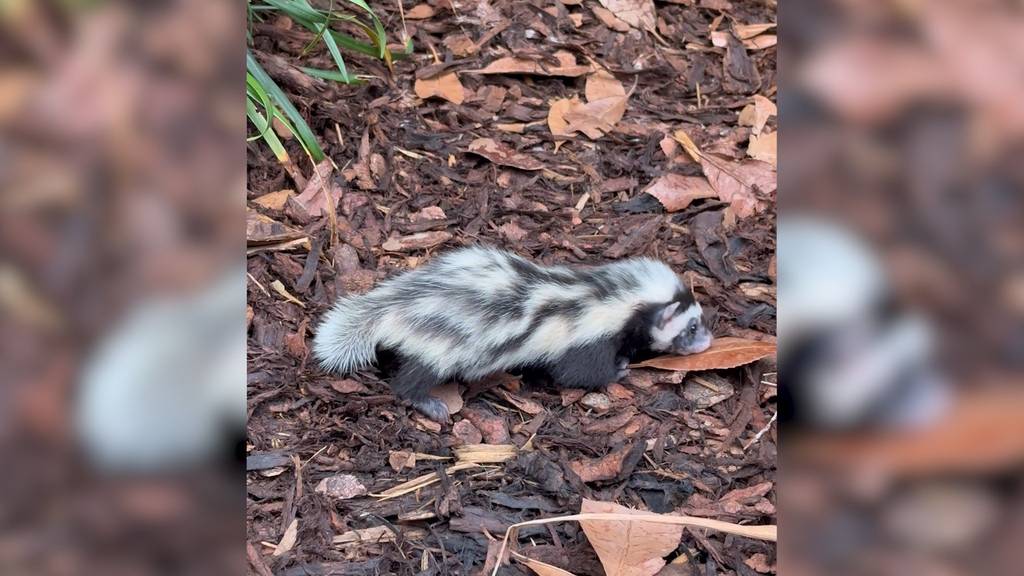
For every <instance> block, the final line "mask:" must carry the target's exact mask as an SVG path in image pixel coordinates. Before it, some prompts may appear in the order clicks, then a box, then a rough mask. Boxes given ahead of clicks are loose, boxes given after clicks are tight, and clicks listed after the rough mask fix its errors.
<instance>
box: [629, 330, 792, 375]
mask: <svg viewBox="0 0 1024 576" xmlns="http://www.w3.org/2000/svg"><path fill="white" fill-rule="evenodd" d="M773 354H775V344H774V343H772V342H759V341H757V340H747V339H746V338H735V337H732V336H725V337H722V338H718V339H716V340H715V341H714V342H712V343H711V347H710V348H708V349H707V350H705V351H703V352H701V353H699V354H690V355H689V356H659V357H657V358H652V359H650V360H646V361H644V362H640V363H638V364H634V365H633V366H634V367H636V368H661V369H662V370H685V371H693V370H723V369H726V368H735V367H737V366H743V365H744V364H750V363H751V362H754V361H756V360H760V359H761V358H764V357H766V356H771V355H773Z"/></svg>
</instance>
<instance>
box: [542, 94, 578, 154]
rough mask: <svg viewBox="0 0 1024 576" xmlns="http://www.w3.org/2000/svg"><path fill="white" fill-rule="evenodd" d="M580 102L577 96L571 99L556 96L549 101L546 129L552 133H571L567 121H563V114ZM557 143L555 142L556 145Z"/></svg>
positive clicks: (558, 134)
mask: <svg viewBox="0 0 1024 576" xmlns="http://www.w3.org/2000/svg"><path fill="white" fill-rule="evenodd" d="M581 104H583V101H582V100H580V99H579V97H577V96H573V97H572V99H569V98H558V99H557V100H554V101H553V102H551V107H550V108H549V109H548V129H549V130H551V134H552V135H554V136H569V135H570V134H572V132H571V131H570V130H569V123H568V122H566V121H565V114H566V112H568V111H569V110H572V109H573V108H574V107H575V106H578V105H581ZM557 144H558V143H557V142H556V146H557ZM556 150H557V148H556Z"/></svg>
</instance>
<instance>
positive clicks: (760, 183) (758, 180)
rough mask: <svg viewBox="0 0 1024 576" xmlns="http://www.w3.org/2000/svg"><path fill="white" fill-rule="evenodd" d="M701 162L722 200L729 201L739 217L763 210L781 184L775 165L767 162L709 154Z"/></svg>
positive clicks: (705, 173)
mask: <svg viewBox="0 0 1024 576" xmlns="http://www.w3.org/2000/svg"><path fill="white" fill-rule="evenodd" d="M700 163H701V167H702V168H703V170H704V175H705V176H707V177H708V182H709V183H710V184H711V187H712V188H714V189H715V192H717V193H718V198H719V200H722V201H723V202H728V203H729V205H730V206H731V207H732V209H733V211H735V213H736V216H737V217H739V218H746V217H748V216H750V215H752V214H754V213H755V212H757V211H759V210H762V209H763V208H764V206H765V204H766V201H767V200H768V199H769V198H770V195H771V194H772V193H773V192H775V189H776V188H777V187H778V180H777V178H778V176H777V175H776V173H775V169H774V168H773V167H772V165H771V164H768V163H767V162H761V161H760V160H745V161H743V162H730V161H728V160H724V159H720V158H716V157H713V156H709V155H707V154H705V155H702V157H701V162H700Z"/></svg>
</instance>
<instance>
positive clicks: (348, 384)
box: [331, 378, 370, 394]
mask: <svg viewBox="0 0 1024 576" xmlns="http://www.w3.org/2000/svg"><path fill="white" fill-rule="evenodd" d="M331 388H333V389H334V391H335V392H337V393H339V394H362V393H365V392H369V391H370V390H369V388H367V387H366V386H364V385H363V384H362V383H361V382H359V381H357V380H352V379H350V378H346V379H344V380H333V381H331Z"/></svg>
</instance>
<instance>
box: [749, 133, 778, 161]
mask: <svg viewBox="0 0 1024 576" xmlns="http://www.w3.org/2000/svg"><path fill="white" fill-rule="evenodd" d="M776 134H777V133H776V132H765V133H764V134H761V135H760V136H758V135H757V134H751V135H750V145H749V146H747V156H750V157H751V158H753V159H755V160H760V161H762V162H767V163H769V164H771V165H772V166H773V167H778V161H779V151H778V150H779V149H778V138H776Z"/></svg>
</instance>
